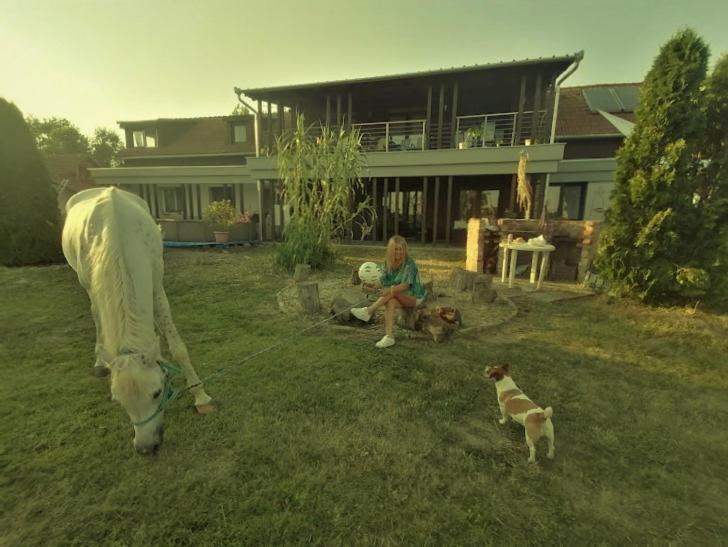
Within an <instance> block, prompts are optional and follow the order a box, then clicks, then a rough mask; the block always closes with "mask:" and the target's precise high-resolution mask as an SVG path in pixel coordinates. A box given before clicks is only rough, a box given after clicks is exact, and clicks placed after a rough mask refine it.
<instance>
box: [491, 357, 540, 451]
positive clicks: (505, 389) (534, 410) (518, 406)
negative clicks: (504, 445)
mask: <svg viewBox="0 0 728 547" xmlns="http://www.w3.org/2000/svg"><path fill="white" fill-rule="evenodd" d="M485 376H486V377H487V378H490V379H491V380H493V381H495V390H496V394H497V395H498V406H500V411H501V416H502V417H501V419H500V420H498V421H499V423H500V424H505V423H506V421H508V416H510V417H511V418H513V420H514V421H516V422H518V423H519V424H521V425H522V426H523V427H524V428H525V430H526V444H527V445H528V450H529V452H530V455H529V458H528V462H529V463H535V462H536V442H538V440H539V439H540V438H541V437H546V438H547V439H548V442H549V451H548V453H547V454H546V457H547V458H553V457H554V424H552V423H551V416H553V414H554V410H553V409H552V408H551V407H550V406H549V407H546V410H544V409H542V408H541V407H540V406H538V405H537V404H536V403H534V402H533V401H532V400H531V399H529V398H528V397H527V396H526V395H524V393H523V392H522V391H521V390H520V389H518V386H517V385H516V382H514V381H513V379H512V378H511V373H510V366H509V365H500V366H496V367H486V369H485Z"/></svg>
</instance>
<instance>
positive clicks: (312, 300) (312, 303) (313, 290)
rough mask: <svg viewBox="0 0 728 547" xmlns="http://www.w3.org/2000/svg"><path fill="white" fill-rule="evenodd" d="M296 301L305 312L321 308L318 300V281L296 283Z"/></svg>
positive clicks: (316, 311) (313, 311)
mask: <svg viewBox="0 0 728 547" xmlns="http://www.w3.org/2000/svg"><path fill="white" fill-rule="evenodd" d="M296 287H297V288H298V301H299V302H300V303H301V307H302V308H303V309H304V311H305V312H306V313H318V311H319V310H320V309H321V301H320V300H319V291H318V283H316V282H314V281H304V282H302V283H297V284H296Z"/></svg>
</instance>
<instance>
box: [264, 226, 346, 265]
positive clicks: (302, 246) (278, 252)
mask: <svg viewBox="0 0 728 547" xmlns="http://www.w3.org/2000/svg"><path fill="white" fill-rule="evenodd" d="M334 258H335V253H334V252H333V251H332V250H331V247H330V246H329V244H328V240H322V239H321V232H320V230H318V229H315V228H312V227H311V226H310V225H308V224H304V223H300V222H295V221H293V220H292V221H291V222H290V223H289V224H288V225H287V226H286V231H285V242H284V243H282V244H280V245H278V246H277V247H276V249H275V262H276V264H277V265H278V266H279V267H281V268H282V269H284V270H285V271H287V272H293V270H295V268H296V265H297V264H309V265H310V266H311V268H312V269H314V270H315V269H320V268H326V267H327V266H329V265H330V264H331V263H333V261H334Z"/></svg>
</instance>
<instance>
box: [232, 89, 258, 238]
mask: <svg viewBox="0 0 728 547" xmlns="http://www.w3.org/2000/svg"><path fill="white" fill-rule="evenodd" d="M233 91H234V92H235V95H237V96H238V101H240V103H241V104H242V105H243V106H244V107H245V108H247V109H248V110H250V111H251V112H252V113H253V114H254V116H253V133H254V135H255V157H256V158H259V157H260V120H259V118H260V112H258V111H257V110H256V109H255V108H253V107H252V106H251V105H249V104H248V103H247V102H245V101H244V100H243V97H242V95H243V90H242V89H240V88H239V87H235V88H233ZM257 183H258V184H257V188H258V207H259V208H260V214H259V215H258V216H259V217H260V218H259V219H258V239H259V240H260V241H263V185H262V183H261V181H257Z"/></svg>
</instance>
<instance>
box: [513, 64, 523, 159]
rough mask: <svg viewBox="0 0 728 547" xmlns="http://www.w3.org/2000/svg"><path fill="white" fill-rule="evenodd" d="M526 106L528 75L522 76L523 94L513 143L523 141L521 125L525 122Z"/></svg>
mask: <svg viewBox="0 0 728 547" xmlns="http://www.w3.org/2000/svg"><path fill="white" fill-rule="evenodd" d="M525 107H526V75H525V74H524V75H523V76H521V94H520V97H519V99H518V113H517V114H516V129H515V131H514V132H513V145H514V146H517V145H519V144H520V143H521V126H522V124H523V110H524V109H525Z"/></svg>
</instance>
